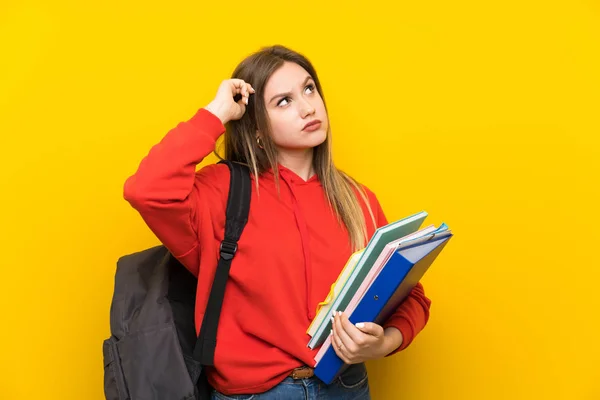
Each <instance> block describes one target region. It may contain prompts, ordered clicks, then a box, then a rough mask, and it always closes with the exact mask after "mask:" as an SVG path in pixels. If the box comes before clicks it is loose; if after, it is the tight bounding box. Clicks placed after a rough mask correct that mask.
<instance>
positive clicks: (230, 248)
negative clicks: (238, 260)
mask: <svg viewBox="0 0 600 400" xmlns="http://www.w3.org/2000/svg"><path fill="white" fill-rule="evenodd" d="M237 249H238V245H237V243H233V242H230V241H228V240H223V241H222V242H221V247H219V250H220V252H221V258H223V259H225V260H231V259H232V258H233V256H234V255H235V253H236V252H237Z"/></svg>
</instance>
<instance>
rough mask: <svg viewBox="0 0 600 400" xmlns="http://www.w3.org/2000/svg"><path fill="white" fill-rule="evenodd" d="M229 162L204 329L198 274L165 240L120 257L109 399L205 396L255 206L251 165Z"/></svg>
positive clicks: (107, 350)
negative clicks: (197, 311) (197, 316)
mask: <svg viewBox="0 0 600 400" xmlns="http://www.w3.org/2000/svg"><path fill="white" fill-rule="evenodd" d="M221 163H225V164H227V165H228V166H229V169H230V171H231V179H230V183H229V198H228V200H227V216H226V223H225V240H223V242H222V243H221V252H220V258H219V264H218V266H217V271H216V274H215V279H214V281H213V285H212V289H211V292H210V297H209V300H208V303H207V306H206V312H205V314H204V319H203V321H202V325H201V329H200V335H199V336H198V337H196V329H195V327H194V326H195V325H194V308H195V299H196V287H197V283H198V281H197V279H196V278H195V277H194V276H193V275H192V273H190V272H189V271H188V270H187V269H186V268H185V267H184V266H183V265H182V264H181V263H179V261H178V260H177V259H176V258H175V257H173V255H172V254H171V253H169V251H168V250H167V249H166V248H165V247H164V246H156V247H153V248H150V249H146V250H143V251H140V252H137V253H134V254H130V255H127V256H123V257H121V258H120V259H119V260H118V262H117V271H116V274H115V289H114V294H113V298H112V303H111V307H110V330H111V336H110V337H109V338H108V339H106V340H105V341H104V343H103V349H102V350H103V355H104V394H105V396H106V399H107V400H205V399H206V400H208V399H210V391H211V389H212V388H211V387H210V385H209V384H208V381H207V380H206V376H205V374H204V373H203V368H202V367H203V366H207V365H213V361H214V351H215V346H216V337H217V326H218V324H219V316H220V313H221V306H222V303H223V296H224V294H225V284H226V283H227V278H228V276H229V269H230V267H231V261H232V259H233V257H234V255H235V253H236V251H237V242H238V240H239V238H240V236H241V234H242V230H243V229H244V227H245V225H246V222H247V220H248V212H249V210H250V192H251V188H250V185H251V183H250V174H249V170H248V168H247V167H245V166H243V165H240V164H237V163H232V162H230V161H221Z"/></svg>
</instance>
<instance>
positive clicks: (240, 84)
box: [231, 79, 246, 96]
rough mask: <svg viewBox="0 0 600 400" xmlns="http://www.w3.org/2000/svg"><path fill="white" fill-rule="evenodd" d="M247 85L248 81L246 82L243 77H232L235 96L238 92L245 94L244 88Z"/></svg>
mask: <svg viewBox="0 0 600 400" xmlns="http://www.w3.org/2000/svg"><path fill="white" fill-rule="evenodd" d="M245 86H246V82H244V81H243V80H242V79H231V91H232V94H233V95H234V96H235V95H236V94H242V95H243V89H244V88H245Z"/></svg>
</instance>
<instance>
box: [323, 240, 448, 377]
mask: <svg viewBox="0 0 600 400" xmlns="http://www.w3.org/2000/svg"><path fill="white" fill-rule="evenodd" d="M451 237H452V234H450V235H449V236H446V237H443V238H440V239H432V240H430V241H429V242H427V244H417V245H413V246H409V247H405V248H402V249H400V250H397V251H396V252H395V253H394V254H393V255H392V256H391V257H390V259H389V260H388V262H387V263H386V264H385V265H384V266H383V268H382V270H381V272H380V273H379V275H378V276H377V277H376V278H375V280H374V281H373V283H372V284H371V286H370V287H369V288H368V289H367V291H366V293H365V295H364V296H363V298H362V299H361V300H360V302H359V303H358V305H357V306H356V309H355V310H354V312H352V315H350V317H349V320H350V322H351V323H353V324H355V323H357V322H375V323H377V324H379V325H381V324H382V322H385V321H386V320H387V319H388V318H389V317H390V316H391V315H392V314H393V312H394V311H395V310H396V308H397V307H398V306H399V305H400V303H401V302H402V301H403V300H404V299H405V298H406V297H407V296H408V294H409V293H410V291H411V290H412V289H413V288H414V287H415V286H416V285H417V283H418V282H419V281H420V280H421V278H422V277H423V275H424V274H425V272H426V271H427V269H428V268H429V266H430V265H431V263H432V262H433V261H434V260H435V258H436V257H437V256H438V254H439V253H440V252H441V251H442V249H443V248H444V247H445V246H446V243H448V240H449V239H450V238H451ZM423 246H425V247H428V248H429V249H431V250H430V251H429V252H428V253H427V255H425V256H424V257H423V258H421V259H420V260H418V261H416V263H414V262H412V261H410V260H409V259H408V258H411V257H410V256H409V257H408V258H406V257H405V256H404V255H403V254H407V252H410V251H411V249H413V248H414V249H415V250H416V247H423ZM419 250H420V251H427V249H423V248H422V249H419ZM346 367H348V364H345V363H344V362H343V361H342V359H341V358H339V357H338V355H337V354H336V353H335V350H334V349H333V347H330V348H329V349H327V351H326V352H325V354H323V357H322V358H321V360H319V363H318V364H317V366H316V368H315V375H316V376H317V377H318V378H319V379H321V380H322V381H323V382H325V383H326V384H330V383H331V382H333V380H334V379H335V378H337V377H338V376H339V375H340V374H341V373H342V372H343V371H344V370H345V369H346Z"/></svg>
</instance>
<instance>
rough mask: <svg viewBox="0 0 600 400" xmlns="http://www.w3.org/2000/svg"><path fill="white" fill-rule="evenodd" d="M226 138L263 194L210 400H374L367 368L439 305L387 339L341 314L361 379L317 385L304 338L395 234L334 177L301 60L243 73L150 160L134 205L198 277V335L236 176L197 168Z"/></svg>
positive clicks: (356, 188) (339, 341)
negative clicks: (373, 243)
mask: <svg viewBox="0 0 600 400" xmlns="http://www.w3.org/2000/svg"><path fill="white" fill-rule="evenodd" d="M349 90H351V88H350V89H349ZM235 96H238V97H240V96H241V98H240V99H239V100H237V101H236V100H235V99H234V97H235ZM223 133H224V134H225V137H224V143H225V158H226V159H229V160H232V161H236V162H241V163H245V164H247V165H248V166H249V167H250V170H251V171H252V183H253V185H252V186H253V187H252V196H251V206H250V215H249V220H248V223H247V225H246V227H245V230H244V232H243V233H242V236H241V238H240V241H239V250H238V252H237V254H236V256H235V258H234V260H233V263H232V266H231V271H230V277H229V280H228V283H227V288H226V292H225V298H224V300H223V308H222V313H221V317H220V322H219V330H218V337H217V347H216V352H215V360H214V361H215V365H214V367H210V368H207V376H208V378H209V382H210V383H211V385H212V386H213V387H214V388H215V391H214V393H213V398H215V399H230V398H233V399H249V398H256V399H264V400H268V399H275V398H277V399H279V398H282V399H291V400H293V399H316V398H319V399H346V398H348V399H349V398H352V399H368V398H369V385H368V379H367V371H366V368H365V365H364V361H366V360H370V359H376V358H381V357H384V356H388V355H390V354H393V353H395V352H397V351H399V350H402V349H404V348H406V346H408V345H409V344H410V342H411V341H412V340H413V339H414V337H415V336H416V335H417V334H418V333H419V332H420V331H421V330H422V329H423V328H424V326H425V324H426V323H427V320H428V317H429V306H430V300H429V299H428V298H427V297H426V296H425V294H424V292H423V287H422V286H421V284H418V285H417V286H416V287H415V289H414V290H413V291H412V292H411V293H410V295H409V297H408V298H407V299H406V300H405V301H404V302H403V303H402V304H401V306H400V307H399V308H398V310H397V311H396V312H395V313H394V314H393V315H392V317H390V318H389V319H388V320H387V321H386V322H385V324H384V325H383V326H380V325H376V324H373V323H365V324H357V325H353V324H351V323H350V322H349V321H348V318H347V316H346V315H344V314H341V315H339V313H338V314H336V316H335V321H334V325H333V333H332V334H333V344H334V348H335V351H336V353H337V354H338V355H339V357H340V358H341V359H342V360H344V361H345V362H346V363H348V364H351V366H350V367H349V368H348V369H347V370H346V372H345V373H344V374H342V375H341V376H340V377H339V378H338V379H337V380H336V381H335V382H334V383H332V384H330V385H325V384H324V383H323V382H321V381H320V380H319V379H318V378H316V377H315V376H313V371H312V369H311V368H309V366H312V365H313V364H314V360H313V358H314V356H315V354H316V352H317V350H318V349H315V350H311V349H309V348H308V347H307V343H308V341H309V339H310V338H309V336H308V335H307V334H306V330H307V328H308V326H309V325H310V323H311V321H312V319H313V318H314V317H315V313H316V308H317V305H318V303H319V302H320V301H322V300H323V299H324V298H325V297H326V296H327V294H328V292H329V289H330V286H331V284H332V283H333V282H334V281H335V280H336V278H337V276H338V274H339V273H340V271H341V269H342V268H343V267H344V265H345V263H346V261H347V260H348V258H349V256H350V255H351V254H352V252H353V251H355V250H358V249H361V248H363V247H364V246H365V245H366V243H367V241H368V239H369V238H370V237H371V235H372V234H373V232H374V231H375V229H376V228H377V227H379V226H382V225H385V224H387V220H386V218H385V215H384V213H383V211H382V209H381V206H380V205H379V203H378V201H377V198H376V196H375V195H374V194H373V193H372V192H371V191H370V190H369V189H367V188H366V187H365V186H363V185H360V184H358V183H357V182H356V181H355V180H353V179H352V178H351V177H349V176H348V175H346V174H344V173H343V172H341V171H340V170H338V169H337V168H336V167H335V164H334V162H333V160H332V156H331V130H330V126H329V118H328V114H327V108H326V106H325V101H324V97H323V91H322V88H321V84H320V82H319V78H318V77H317V73H316V71H315V69H314V68H313V66H312V64H311V63H310V62H309V61H308V60H307V59H306V58H305V57H304V56H302V55H301V54H298V53H297V52H294V51H292V50H290V49H288V48H285V47H283V46H273V47H269V48H263V49H261V50H260V51H257V52H256V53H254V54H252V55H250V56H249V57H247V58H246V59H245V60H243V61H242V62H241V63H240V65H239V66H238V67H237V68H236V69H235V71H234V73H233V77H232V79H229V80H225V81H223V82H222V83H221V85H220V87H219V89H218V91H217V94H216V96H215V98H214V100H213V101H211V102H210V103H209V104H208V105H206V106H205V107H203V108H200V109H199V110H198V112H197V113H196V114H195V115H194V116H192V117H191V118H190V119H189V120H188V121H186V122H181V123H179V124H178V125H177V126H176V127H175V128H173V129H172V130H170V131H169V132H168V133H167V135H166V136H165V137H164V138H163V139H162V141H161V142H160V143H158V144H156V145H155V146H154V147H153V148H152V149H151V150H150V152H149V153H148V155H147V156H146V157H145V158H144V159H143V160H142V161H141V163H140V165H139V168H138V170H137V172H136V173H135V174H134V175H133V176H131V177H130V178H129V179H128V180H127V181H126V183H125V187H124V196H125V198H126V199H127V201H129V202H130V204H131V205H132V206H133V207H134V208H135V209H136V210H138V211H139V213H140V214H141V216H142V217H143V219H144V221H145V222H146V223H147V225H148V226H149V227H150V229H152V231H153V232H154V233H155V234H156V236H157V237H158V238H159V239H160V240H161V242H162V243H163V244H164V245H165V246H166V247H167V248H168V249H169V250H170V251H171V253H173V255H174V256H175V257H177V258H178V259H179V260H180V261H181V263H182V264H183V265H185V266H186V267H187V268H188V269H189V270H190V271H191V272H192V273H194V274H195V275H196V276H198V278H199V279H198V291H197V299H196V325H197V330H198V331H199V329H200V327H199V325H200V323H201V322H202V319H203V316H204V311H205V308H206V303H207V301H208V295H209V292H210V287H211V284H212V281H213V278H214V275H215V269H216V266H217V261H218V256H219V245H220V243H221V241H222V240H223V235H224V224H225V209H226V202H227V196H228V192H229V169H228V167H227V166H226V165H223V164H216V165H209V166H206V167H204V168H202V169H201V170H200V171H196V170H197V168H196V167H197V165H198V164H199V163H200V162H201V161H202V160H203V159H204V158H205V157H206V156H208V155H209V154H210V153H211V152H212V151H214V149H215V143H216V141H217V139H218V138H219V137H220V136H221V134H223Z"/></svg>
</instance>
